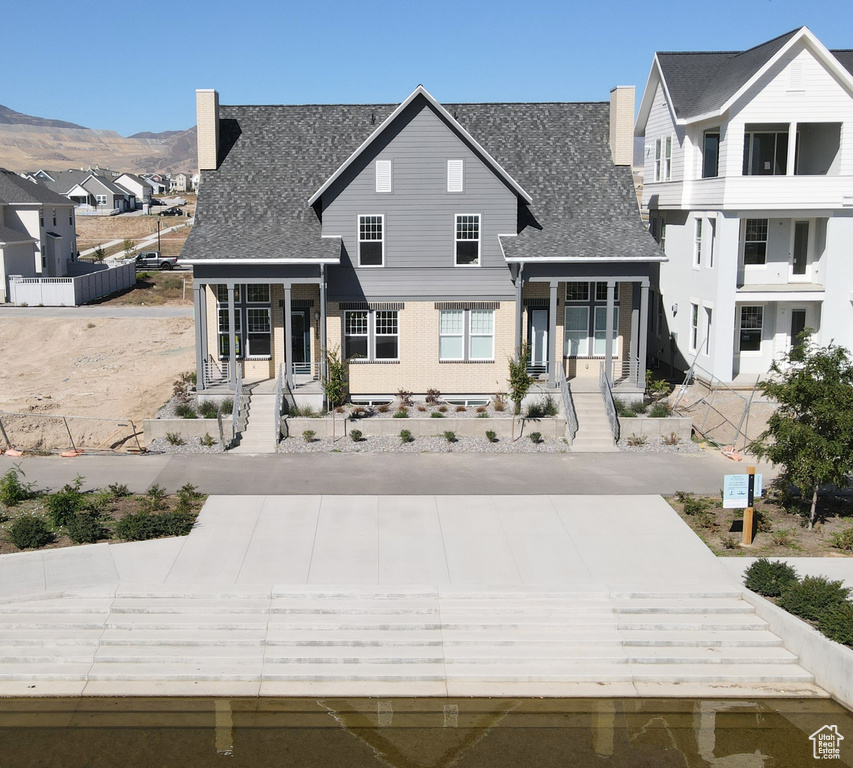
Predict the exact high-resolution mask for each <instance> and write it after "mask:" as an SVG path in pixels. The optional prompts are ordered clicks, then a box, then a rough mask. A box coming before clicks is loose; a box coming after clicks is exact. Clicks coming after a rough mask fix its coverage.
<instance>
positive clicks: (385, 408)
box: [376, 403, 391, 413]
mask: <svg viewBox="0 0 853 768" xmlns="http://www.w3.org/2000/svg"><path fill="white" fill-rule="evenodd" d="M376 410H377V411H379V413H388V411H390V410H391V406H390V405H389V404H388V403H382V404H381V405H377V406H376Z"/></svg>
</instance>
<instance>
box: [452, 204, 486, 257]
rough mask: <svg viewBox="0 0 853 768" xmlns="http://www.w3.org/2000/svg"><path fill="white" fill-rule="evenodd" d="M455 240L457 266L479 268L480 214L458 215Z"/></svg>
mask: <svg viewBox="0 0 853 768" xmlns="http://www.w3.org/2000/svg"><path fill="white" fill-rule="evenodd" d="M455 238H456V248H455V259H456V262H455V263H456V266H457V267H476V266H478V265H479V264H480V214H479V213H457V214H456V220H455Z"/></svg>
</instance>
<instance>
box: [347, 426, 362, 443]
mask: <svg viewBox="0 0 853 768" xmlns="http://www.w3.org/2000/svg"><path fill="white" fill-rule="evenodd" d="M349 437H350V440H352V441H353V442H354V443H358V442H360V441H361V430H360V429H351V430H350V431H349Z"/></svg>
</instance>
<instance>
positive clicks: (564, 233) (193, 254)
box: [181, 103, 664, 263]
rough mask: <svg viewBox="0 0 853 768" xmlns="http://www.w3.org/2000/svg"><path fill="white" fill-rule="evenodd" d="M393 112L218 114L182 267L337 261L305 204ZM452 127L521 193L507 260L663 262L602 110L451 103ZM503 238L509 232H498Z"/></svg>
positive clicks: (384, 108) (236, 109)
mask: <svg viewBox="0 0 853 768" xmlns="http://www.w3.org/2000/svg"><path fill="white" fill-rule="evenodd" d="M397 109H398V106H397V105H395V104H351V105H340V104H330V105H294V106H224V105H223V106H220V108H219V114H220V161H219V167H218V168H217V169H216V170H205V171H203V172H202V184H201V193H200V195H199V200H198V205H197V208H196V219H195V225H194V226H193V228H192V231H191V232H190V234H189V237H188V239H187V242H186V245H185V246H184V250H183V251H182V255H181V257H182V259H183V260H189V261H194V260H197V261H206V260H229V261H236V260H238V259H239V260H240V261H243V260H245V259H258V260H275V261H290V262H293V263H298V262H304V261H315V262H327V263H338V261H339V259H340V251H341V243H340V240H339V239H337V238H323V237H322V232H321V224H320V221H319V219H318V217H317V214H316V213H315V211H314V209H313V208H312V206H311V205H309V200H310V199H312V196H313V194H314V193H315V191H316V190H318V189H321V188H322V187H323V185H324V184H325V183H326V182H327V180H328V179H329V178H330V177H331V176H332V175H333V174H334V173H335V172H336V171H337V170H338V169H340V168H341V166H342V164H343V163H344V162H346V161H347V160H348V159H349V158H351V157H352V156H353V154H354V152H355V151H357V150H358V149H359V148H361V147H362V146H363V145H364V143H365V141H366V140H368V139H369V138H370V137H371V136H372V135H373V134H374V133H375V129H376V122H379V123H380V124H382V123H383V122H385V121H387V119H388V117H389V116H391V115H392V114H393V113H394V112H395V111H396V110H397ZM445 109H446V111H448V112H449V113H452V114H453V115H455V119H456V121H457V122H458V124H459V126H460V127H461V128H462V129H463V130H464V131H465V132H466V133H467V134H468V135H470V136H472V137H476V140H477V142H479V144H480V145H481V146H482V147H485V148H486V149H488V152H489V154H490V156H491V157H492V158H493V160H494V162H495V163H497V164H499V165H500V167H501V168H502V169H504V170H505V173H507V174H508V175H510V176H511V177H512V178H513V179H517V180H518V181H517V183H518V184H519V185H520V186H521V187H522V188H523V189H524V190H527V192H528V193H529V197H530V198H531V199H532V203H531V204H530V205H529V206H527V205H525V204H524V203H523V201H521V204H520V208H521V210H522V214H521V217H520V219H519V227H520V228H521V229H522V230H523V231H522V232H521V234H520V235H519V236H518V237H505V238H503V239H502V245H503V247H504V252H505V256H506V258H507V259H508V260H511V261H518V260H528V259H535V258H560V259H571V258H574V259H585V260H591V259H604V258H617V257H618V258H630V259H644V260H661V259H663V258H664V257H663V255H662V253H661V251H660V249H659V248H658V246H657V243H656V242H655V241H654V239H653V238H652V237H651V235H649V233H648V231H647V230H646V228H645V226H644V225H643V223H642V220H641V219H640V215H639V210H638V206H637V200H636V195H635V192H634V185H633V179H632V176H631V169H630V168H629V167H627V166H625V167H617V166H614V165H613V162H612V160H611V156H610V146H609V130H610V122H609V120H610V106H609V104H607V103H592V104H591V103H580V104H578V103H535V104H530V103H519V104H448V105H445ZM503 234H510V233H503Z"/></svg>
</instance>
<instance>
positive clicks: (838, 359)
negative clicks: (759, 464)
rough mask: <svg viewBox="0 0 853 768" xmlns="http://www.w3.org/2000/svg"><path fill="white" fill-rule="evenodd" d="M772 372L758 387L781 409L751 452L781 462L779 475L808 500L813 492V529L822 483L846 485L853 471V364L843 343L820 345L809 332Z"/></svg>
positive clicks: (770, 420)
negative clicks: (812, 339)
mask: <svg viewBox="0 0 853 768" xmlns="http://www.w3.org/2000/svg"><path fill="white" fill-rule="evenodd" d="M770 371H771V373H772V374H773V378H771V379H768V380H767V381H762V382H760V383H759V385H758V388H759V389H760V390H761V391H762V392H763V393H764V394H765V395H766V396H768V397H770V398H772V399H774V400H775V401H776V402H777V403H778V408H777V409H776V411H775V413H774V414H773V415H772V416H771V417H770V418H769V419H768V422H767V429H766V430H765V431H764V432H763V433H762V434H761V436H760V437H759V438H758V440H757V441H756V442H754V443H753V444H752V446H751V450H752V452H753V453H754V454H755V455H756V456H758V457H759V458H763V459H769V460H770V461H771V462H773V463H774V464H778V465H780V466H781V467H782V472H781V475H780V479H781V480H782V481H783V482H787V483H789V484H791V485H793V486H795V487H796V488H798V489H799V491H800V493H801V494H802V496H803V498H807V497H808V495H809V494H811V509H810V511H809V529H812V528H813V527H814V523H815V516H816V511H817V501H818V492H819V490H820V486H821V485H825V484H827V483H832V484H834V485H836V486H838V487H845V486H846V485H847V484H848V482H849V475H850V474H851V472H853V363H851V360H850V355H849V352H848V351H847V350H846V349H845V348H844V347H839V346H836V345H834V344H832V343H830V344H829V345H828V346H826V347H819V346H817V345H815V344H813V343H812V341H811V338H810V335H809V332H805V333H804V334H803V335H802V337H801V341H800V343H797V344H794V345H793V346H792V348H791V351H790V352H789V353H788V354H787V355H786V356H785V358H783V361H782V364H780V363H779V362H778V361H775V362H774V363H773V365H772V366H771V368H770Z"/></svg>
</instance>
